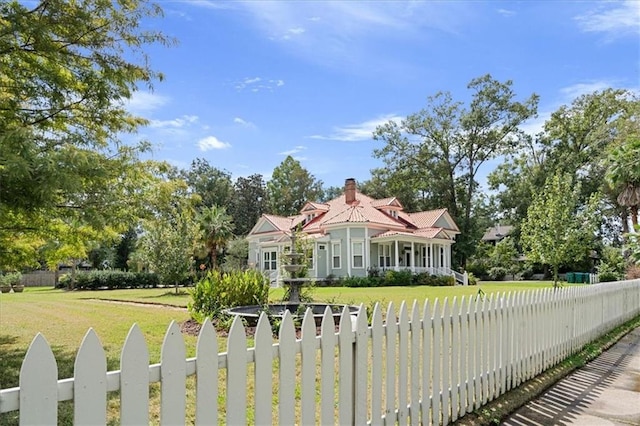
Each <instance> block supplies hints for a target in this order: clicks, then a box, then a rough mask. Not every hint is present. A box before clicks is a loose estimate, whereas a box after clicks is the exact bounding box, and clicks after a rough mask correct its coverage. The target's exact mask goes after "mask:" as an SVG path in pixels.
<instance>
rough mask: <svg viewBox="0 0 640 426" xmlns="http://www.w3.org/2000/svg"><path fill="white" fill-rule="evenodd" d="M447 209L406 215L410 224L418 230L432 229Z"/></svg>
mask: <svg viewBox="0 0 640 426" xmlns="http://www.w3.org/2000/svg"><path fill="white" fill-rule="evenodd" d="M446 211H447V209H438V210H429V211H426V212H417V213H405V214H406V216H407V218H408V220H409V222H410V223H413V224H414V225H415V226H416V228H430V227H432V226H433V225H435V223H436V221H437V220H438V219H439V218H440V216H442V215H443V214H444V213H445V212H446Z"/></svg>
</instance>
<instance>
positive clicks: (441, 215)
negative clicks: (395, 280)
mask: <svg viewBox="0 0 640 426" xmlns="http://www.w3.org/2000/svg"><path fill="white" fill-rule="evenodd" d="M296 227H299V229H300V231H301V232H302V233H303V234H305V235H306V236H305V238H307V241H308V242H309V243H310V246H311V248H312V250H311V252H312V253H311V267H310V268H309V271H308V274H307V275H308V276H309V277H312V278H318V279H322V278H326V277H328V276H334V277H349V276H363V277H364V276H366V275H367V271H368V270H369V269H370V268H378V269H394V270H399V269H409V270H411V271H413V272H428V273H431V274H435V275H455V276H456V279H457V280H459V281H460V282H462V281H463V277H462V275H461V274H458V273H457V272H453V271H452V270H451V246H452V244H453V243H454V242H455V236H456V235H458V234H459V233H460V231H459V230H458V227H457V225H456V224H455V222H454V221H453V219H452V218H451V216H450V215H449V213H448V212H447V210H446V209H440V210H433V211H425V212H417V213H406V212H404V211H403V208H402V204H400V201H398V199H397V198H395V197H392V198H385V199H382V200H375V199H373V198H371V197H368V196H366V195H364V194H362V193H360V192H358V190H357V188H356V182H355V179H347V180H346V182H345V191H344V195H342V196H340V197H338V198H335V199H333V200H331V201H328V202H326V203H315V202H307V203H306V204H305V205H304V206H303V208H302V210H301V211H300V214H299V215H297V216H291V217H282V216H275V215H268V214H265V215H262V217H261V218H260V219H259V220H258V223H257V224H256V225H255V226H254V227H253V229H252V230H251V232H250V233H249V235H248V236H247V239H248V240H249V264H250V265H253V266H254V267H257V268H259V269H260V270H262V271H265V272H267V273H269V274H270V276H271V280H272V282H274V281H275V282H279V280H280V279H281V278H282V271H281V268H280V256H281V254H282V253H283V252H284V251H285V249H286V250H289V247H290V245H291V239H290V236H291V230H292V229H296Z"/></svg>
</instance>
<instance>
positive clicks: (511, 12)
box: [497, 9, 516, 18]
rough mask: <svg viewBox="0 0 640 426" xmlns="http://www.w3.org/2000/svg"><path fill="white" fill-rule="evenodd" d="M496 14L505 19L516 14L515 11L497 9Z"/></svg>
mask: <svg viewBox="0 0 640 426" xmlns="http://www.w3.org/2000/svg"><path fill="white" fill-rule="evenodd" d="M497 12H498V13H499V14H500V15H502V16H504V17H506V18H508V17H510V16H513V15H515V14H516V11H515V10H508V9H498V10H497Z"/></svg>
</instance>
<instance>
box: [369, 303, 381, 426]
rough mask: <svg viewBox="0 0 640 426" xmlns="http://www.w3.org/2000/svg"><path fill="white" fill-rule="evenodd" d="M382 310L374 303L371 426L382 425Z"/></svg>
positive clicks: (372, 319) (372, 321) (378, 304)
mask: <svg viewBox="0 0 640 426" xmlns="http://www.w3.org/2000/svg"><path fill="white" fill-rule="evenodd" d="M383 340H384V328H383V322H382V308H381V306H380V303H376V304H375V306H374V308H373V314H372V316H371V425H372V426H379V425H382V351H383Z"/></svg>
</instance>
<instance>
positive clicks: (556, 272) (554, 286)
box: [553, 265, 558, 288]
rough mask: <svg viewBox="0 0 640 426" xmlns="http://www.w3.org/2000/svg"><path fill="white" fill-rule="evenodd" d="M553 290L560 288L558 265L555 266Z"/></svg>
mask: <svg viewBox="0 0 640 426" xmlns="http://www.w3.org/2000/svg"><path fill="white" fill-rule="evenodd" d="M553 288H558V265H553Z"/></svg>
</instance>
